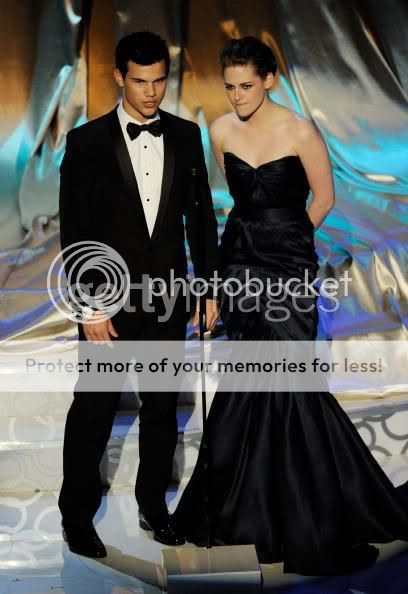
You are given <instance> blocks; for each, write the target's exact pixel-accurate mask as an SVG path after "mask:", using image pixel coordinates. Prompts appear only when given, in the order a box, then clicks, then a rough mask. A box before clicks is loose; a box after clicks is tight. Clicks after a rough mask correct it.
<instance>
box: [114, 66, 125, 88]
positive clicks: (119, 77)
mask: <svg viewBox="0 0 408 594" xmlns="http://www.w3.org/2000/svg"><path fill="white" fill-rule="evenodd" d="M113 76H114V78H115V81H116V83H117V84H118V85H119V86H120V87H122V88H123V87H124V86H125V82H124V80H123V76H122V73H121V71H120V70H119V69H118V68H115V69H114V71H113Z"/></svg>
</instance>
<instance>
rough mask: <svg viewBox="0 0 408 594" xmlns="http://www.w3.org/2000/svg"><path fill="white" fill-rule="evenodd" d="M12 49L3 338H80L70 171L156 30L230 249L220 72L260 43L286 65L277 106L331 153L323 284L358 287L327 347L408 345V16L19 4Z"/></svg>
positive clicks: (203, 6)
mask: <svg viewBox="0 0 408 594" xmlns="http://www.w3.org/2000/svg"><path fill="white" fill-rule="evenodd" d="M2 14H3V17H2V19H3V20H2V25H1V29H0V39H1V41H2V51H1V52H0V60H1V61H2V72H3V77H2V79H1V83H0V92H1V99H2V104H3V109H2V111H1V113H0V127H1V135H2V142H1V147H0V176H1V189H0V192H1V194H0V242H1V245H0V249H1V251H0V286H1V327H0V332H1V336H2V337H7V338H30V337H45V338H48V339H49V340H52V339H54V338H56V337H58V336H74V334H75V333H76V326H75V325H74V324H72V323H71V322H69V321H67V320H65V319H64V318H63V317H62V316H61V315H60V314H59V313H58V312H57V311H55V309H54V308H53V306H52V304H51V302H50V300H49V298H48V294H47V289H46V277H47V271H48V267H49V264H50V262H51V260H52V259H53V258H54V256H55V255H56V254H57V253H58V251H59V250H60V245H59V222H58V184H59V165H60V163H61V159H62V156H63V152H64V146H65V137H66V133H67V131H68V130H69V129H70V128H72V127H74V126H78V125H80V124H81V123H83V122H85V121H86V120H87V119H92V118H94V117H97V116H98V115H101V114H102V113H104V112H106V111H108V110H110V109H112V107H113V106H114V105H115V103H116V101H117V92H116V89H115V86H114V83H113V78H112V69H113V51H114V46H115V42H116V40H117V39H118V38H119V37H121V36H122V35H124V34H126V33H129V32H130V31H133V30H139V29H151V30H153V31H156V32H158V33H160V34H161V35H162V36H164V37H165V38H166V39H168V41H169V45H170V49H171V56H172V67H171V73H170V81H169V88H168V93H167V98H166V101H165V103H164V105H163V107H164V109H168V110H169V111H172V112H173V113H176V114H178V115H180V116H182V117H187V118H191V119H193V120H195V121H197V122H198V123H199V124H200V126H201V129H202V135H203V139H204V144H205V148H206V158H207V164H208V168H209V172H210V177H211V184H212V189H213V196H214V203H215V207H216V212H217V216H218V220H219V230H220V234H221V233H222V230H223V224H224V222H225V218H226V215H227V213H228V210H229V208H230V206H231V199H230V197H229V196H228V193H227V191H226V186H225V183H224V181H223V179H222V178H221V175H220V173H219V171H218V170H217V167H216V164H215V162H214V159H213V157H212V156H211V152H210V147H209V142H208V132H207V129H208V125H209V124H210V123H211V121H212V120H213V119H214V118H215V117H217V116H219V115H221V114H222V113H225V112H226V111H227V110H228V109H229V106H228V104H227V101H226V98H225V94H224V89H223V85H222V81H221V77H220V72H219V66H218V51H219V49H220V47H221V46H222V45H223V44H224V42H225V41H226V39H228V38H230V37H237V36H241V35H246V34H252V35H256V36H258V37H260V38H261V39H262V40H263V41H265V42H266V43H268V44H270V45H271V47H272V48H273V49H274V51H275V52H276V54H277V57H278V63H279V77H278V80H277V82H276V85H275V87H274V89H273V91H272V93H271V96H272V98H273V99H274V100H275V101H277V102H280V103H282V104H284V105H286V106H289V107H291V108H293V109H295V110H297V111H298V112H299V113H302V114H304V115H305V116H307V117H309V118H311V119H312V120H313V121H314V122H315V124H316V125H317V127H318V128H319V130H320V131H321V132H322V134H323V136H324V138H325V141H326V143H327V145H328V148H329V151H330V157H331V160H332V164H333V169H334V174H335V183H336V198H337V202H336V206H335V208H334V210H333V211H332V212H331V213H330V215H329V216H328V218H327V219H326V221H325V223H324V224H323V226H322V227H321V228H320V229H319V230H318V231H317V233H316V241H317V248H318V252H319V257H320V274H319V276H320V277H321V278H324V277H325V276H327V275H330V276H335V277H340V276H341V275H342V274H344V273H345V272H346V271H347V272H348V274H349V275H350V276H351V278H352V282H351V284H350V287H349V288H350V294H349V296H348V297H347V298H344V299H343V300H342V303H341V307H340V308H339V310H338V311H337V312H336V313H334V314H326V315H322V314H321V319H320V335H321V336H328V337H334V338H341V339H347V338H353V337H359V338H370V337H375V338H378V337H384V338H387V339H402V338H403V337H404V336H405V335H406V327H405V323H404V322H405V317H404V316H406V313H405V312H404V303H405V304H406V297H407V282H406V274H405V270H406V268H405V260H406V249H405V245H406V239H407V235H406V227H404V215H405V216H406V214H407V210H406V196H407V186H408V184H407V177H408V176H407V168H408V148H407V147H408V142H407V141H408V138H407V136H408V135H407V132H408V118H407V101H406V90H407V85H408V68H407V62H406V59H405V58H404V57H406V56H407V55H408V42H407V36H406V31H405V30H404V23H406V22H407V16H408V15H407V8H406V5H405V3H404V1H403V0H388V2H386V3H384V2H379V1H377V0H361V1H355V2H353V1H352V0H348V1H347V2H344V1H343V0H335V1H333V0H297V1H296V2H293V1H290V0H272V1H271V0H251V1H250V2H248V0H243V1H238V0H237V1H234V2H224V1H222V0H214V1H212V2H205V1H204V0H190V1H188V0H140V1H139V2H134V1H133V0H116V1H115V0H94V1H93V2H91V1H85V0H84V1H83V2H80V1H79V0H78V1H75V0H66V1H64V2H63V1H62V0H38V1H37V2H32V1H30V0H22V1H21V2H12V1H10V0H6V1H4V2H3V4H2Z"/></svg>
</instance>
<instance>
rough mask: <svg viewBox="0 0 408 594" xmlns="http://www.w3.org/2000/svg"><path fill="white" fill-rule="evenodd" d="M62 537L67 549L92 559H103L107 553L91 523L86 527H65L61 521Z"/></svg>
mask: <svg viewBox="0 0 408 594" xmlns="http://www.w3.org/2000/svg"><path fill="white" fill-rule="evenodd" d="M62 537H63V539H64V540H65V542H66V543H67V545H68V547H69V550H70V551H72V552H73V553H76V554H77V555H82V556H83V557H92V558H94V559H103V558H104V557H106V555H107V553H106V549H105V546H104V544H103V542H102V541H101V539H100V538H99V536H98V535H97V533H96V530H95V528H94V527H93V526H92V525H91V526H90V527H89V528H88V529H86V528H81V529H78V528H69V529H67V528H65V526H64V524H63V523H62Z"/></svg>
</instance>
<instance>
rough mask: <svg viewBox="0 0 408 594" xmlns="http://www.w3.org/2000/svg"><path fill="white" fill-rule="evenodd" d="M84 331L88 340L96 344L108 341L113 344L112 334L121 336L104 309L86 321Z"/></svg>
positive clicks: (110, 344)
mask: <svg viewBox="0 0 408 594" xmlns="http://www.w3.org/2000/svg"><path fill="white" fill-rule="evenodd" d="M83 326H84V333H85V337H86V339H87V340H89V341H90V342H93V343H94V344H99V343H101V342H107V343H108V346H112V341H111V336H115V337H116V338H117V337H118V336H119V335H118V333H117V332H116V330H115V328H114V327H113V324H112V320H111V319H108V318H106V316H105V314H104V313H103V312H102V311H96V312H95V314H94V315H93V317H92V320H89V321H88V322H87V321H84V324H83Z"/></svg>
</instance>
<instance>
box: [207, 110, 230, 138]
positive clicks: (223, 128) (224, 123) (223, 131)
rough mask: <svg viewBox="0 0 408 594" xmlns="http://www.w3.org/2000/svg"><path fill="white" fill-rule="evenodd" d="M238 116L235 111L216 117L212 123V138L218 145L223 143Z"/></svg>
mask: <svg viewBox="0 0 408 594" xmlns="http://www.w3.org/2000/svg"><path fill="white" fill-rule="evenodd" d="M235 119H236V116H235V114H234V113H226V114H224V115H222V116H220V117H219V118H217V119H215V120H214V121H213V122H212V124H211V125H210V128H209V130H210V136H211V140H212V141H213V142H215V143H216V144H217V145H218V146H221V145H222V142H223V141H224V138H225V137H226V136H227V135H228V134H229V132H230V131H231V128H232V127H233V126H234V120H235Z"/></svg>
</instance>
